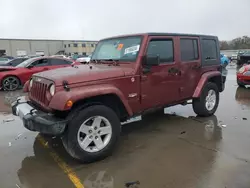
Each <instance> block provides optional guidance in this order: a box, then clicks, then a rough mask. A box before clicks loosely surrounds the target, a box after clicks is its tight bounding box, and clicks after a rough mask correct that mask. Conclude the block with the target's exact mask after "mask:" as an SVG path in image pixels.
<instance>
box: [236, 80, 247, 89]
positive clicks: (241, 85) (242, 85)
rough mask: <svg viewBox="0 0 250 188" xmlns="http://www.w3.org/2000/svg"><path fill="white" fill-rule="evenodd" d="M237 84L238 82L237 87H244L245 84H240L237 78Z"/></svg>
mask: <svg viewBox="0 0 250 188" xmlns="http://www.w3.org/2000/svg"><path fill="white" fill-rule="evenodd" d="M237 84H238V86H239V87H245V85H244V84H242V83H241V82H240V81H239V80H237Z"/></svg>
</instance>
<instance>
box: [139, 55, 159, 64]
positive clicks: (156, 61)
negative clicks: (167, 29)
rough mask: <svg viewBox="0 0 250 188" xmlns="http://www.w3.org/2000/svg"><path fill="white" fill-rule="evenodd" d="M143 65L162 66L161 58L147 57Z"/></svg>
mask: <svg viewBox="0 0 250 188" xmlns="http://www.w3.org/2000/svg"><path fill="white" fill-rule="evenodd" d="M143 64H144V65H147V66H157V65H159V64H160V57H159V56H158V55H146V56H145V57H144V63H143Z"/></svg>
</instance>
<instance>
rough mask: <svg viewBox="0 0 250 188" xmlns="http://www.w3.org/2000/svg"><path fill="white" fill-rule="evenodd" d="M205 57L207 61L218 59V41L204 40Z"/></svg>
mask: <svg viewBox="0 0 250 188" xmlns="http://www.w3.org/2000/svg"><path fill="white" fill-rule="evenodd" d="M202 46H203V55H204V58H205V60H214V59H217V58H218V57H217V45H216V41H215V40H213V39H203V40H202Z"/></svg>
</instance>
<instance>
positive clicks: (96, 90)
mask: <svg viewBox="0 0 250 188" xmlns="http://www.w3.org/2000/svg"><path fill="white" fill-rule="evenodd" d="M107 94H114V95H116V96H117V97H119V99H120V100H121V102H122V103H123V105H124V107H125V109H126V110H127V112H128V114H129V115H132V114H133V112H132V109H131V108H130V106H129V104H128V101H127V99H126V98H125V96H124V95H123V93H122V92H121V91H120V90H119V89H118V88H117V87H115V86H112V85H92V86H83V87H81V88H72V89H71V90H70V91H65V90H60V91H58V92H56V93H55V95H54V96H53V97H52V99H51V101H50V103H49V108H51V109H56V110H60V111H65V110H70V109H71V107H67V106H65V104H66V102H67V101H68V100H71V101H72V102H73V104H74V103H76V102H77V101H79V100H82V99H87V98H90V97H96V96H101V95H107Z"/></svg>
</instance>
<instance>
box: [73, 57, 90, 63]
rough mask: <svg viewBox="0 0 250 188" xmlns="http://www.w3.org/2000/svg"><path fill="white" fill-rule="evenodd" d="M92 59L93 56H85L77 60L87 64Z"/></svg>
mask: <svg viewBox="0 0 250 188" xmlns="http://www.w3.org/2000/svg"><path fill="white" fill-rule="evenodd" d="M90 59H91V56H83V57H79V58H77V59H76V62H79V63H82V64H85V63H88V62H89V61H90Z"/></svg>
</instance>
